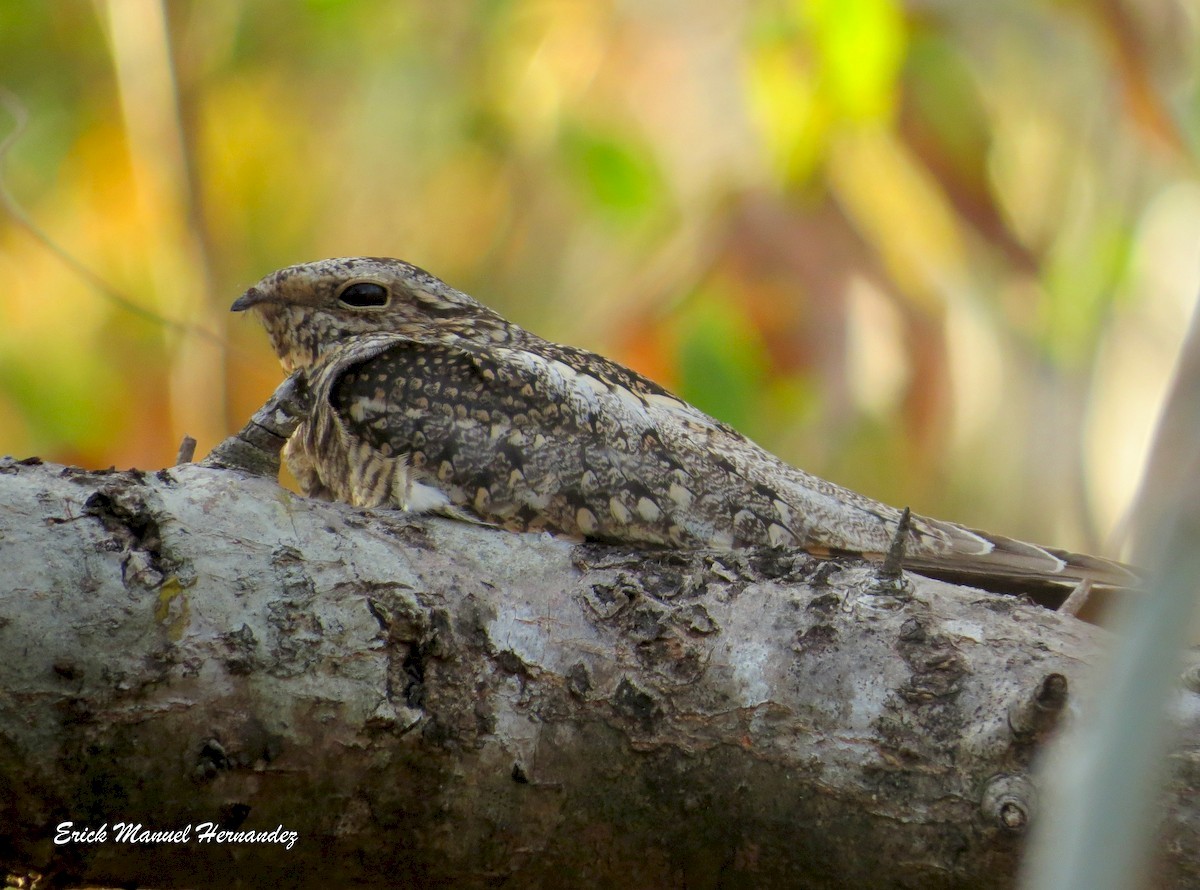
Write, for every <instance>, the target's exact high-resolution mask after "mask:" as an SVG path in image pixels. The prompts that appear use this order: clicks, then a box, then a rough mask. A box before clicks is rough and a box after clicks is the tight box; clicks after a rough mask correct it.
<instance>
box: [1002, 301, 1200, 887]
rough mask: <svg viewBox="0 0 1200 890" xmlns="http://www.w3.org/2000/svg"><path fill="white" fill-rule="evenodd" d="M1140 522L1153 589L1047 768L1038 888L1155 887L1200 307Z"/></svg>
mask: <svg viewBox="0 0 1200 890" xmlns="http://www.w3.org/2000/svg"><path fill="white" fill-rule="evenodd" d="M1136 530H1137V547H1136V556H1137V559H1138V561H1139V562H1140V563H1141V564H1142V565H1144V566H1145V567H1146V568H1147V569H1149V570H1150V571H1151V574H1150V580H1149V582H1148V584H1147V587H1148V593H1147V594H1145V595H1142V596H1130V597H1129V598H1127V600H1126V601H1125V603H1124V608H1123V609H1122V613H1121V614H1120V615H1119V616H1118V620H1117V621H1116V622H1115V627H1114V630H1115V631H1116V633H1117V641H1116V644H1115V646H1114V651H1113V656H1112V663H1111V664H1110V665H1108V666H1107V667H1106V668H1105V669H1104V677H1103V680H1102V682H1100V683H1098V684H1097V688H1098V689H1099V690H1101V692H1100V694H1099V695H1097V696H1096V697H1095V698H1094V700H1093V701H1092V702H1091V703H1090V707H1089V709H1088V710H1087V712H1086V713H1085V714H1084V715H1083V718H1082V719H1081V720H1080V721H1079V723H1078V724H1077V725H1076V727H1074V729H1073V730H1072V731H1069V732H1067V733H1065V734H1064V736H1063V737H1062V738H1061V739H1060V740H1059V742H1058V743H1057V744H1056V746H1055V750H1054V751H1053V753H1052V756H1051V758H1050V761H1049V764H1048V766H1049V767H1050V768H1049V769H1045V770H1043V774H1044V776H1045V777H1046V785H1047V788H1046V794H1045V795H1044V799H1045V800H1046V801H1047V806H1046V811H1045V812H1043V813H1042V814H1041V815H1040V817H1039V819H1038V822H1037V830H1036V831H1035V835H1034V837H1033V839H1032V841H1031V845H1030V860H1029V863H1028V867H1027V869H1026V874H1025V881H1024V884H1023V885H1024V886H1025V887H1026V888H1028V890H1120V888H1126V887H1136V886H1144V885H1146V869H1147V867H1148V863H1149V859H1150V851H1151V849H1152V845H1151V839H1152V838H1153V833H1154V829H1155V827H1156V826H1157V824H1158V822H1159V815H1160V811H1159V807H1158V806H1157V804H1158V801H1159V799H1160V794H1161V785H1162V779H1163V776H1164V774H1165V772H1166V768H1167V764H1166V763H1165V761H1164V758H1165V754H1166V750H1167V733H1168V728H1169V725H1170V724H1169V722H1168V713H1169V703H1170V701H1171V698H1172V696H1173V695H1174V694H1176V690H1177V688H1178V685H1179V674H1180V668H1181V662H1182V658H1181V655H1182V650H1183V647H1184V645H1185V644H1186V643H1187V640H1188V635H1189V630H1190V628H1191V627H1192V620H1193V618H1194V613H1195V611H1196V603H1197V591H1198V590H1200V548H1197V546H1196V541H1197V539H1198V538H1200V311H1194V313H1193V316H1192V325H1191V330H1190V331H1189V334H1188V338H1187V340H1186V341H1185V343H1184V347H1183V354H1182V357H1181V361H1180V365H1179V369H1178V371H1177V373H1176V378H1175V383H1174V386H1173V388H1172V392H1171V395H1170V397H1169V399H1168V401H1167V406H1166V410H1165V411H1164V414H1163V417H1162V421H1161V422H1160V424H1159V429H1158V432H1157V435H1156V437H1155V445H1154V449H1153V451H1152V453H1151V457H1150V462H1149V464H1148V468H1147V472H1146V475H1145V479H1144V481H1143V484H1142V493H1141V495H1140V498H1139V505H1138V515H1137V524H1136Z"/></svg>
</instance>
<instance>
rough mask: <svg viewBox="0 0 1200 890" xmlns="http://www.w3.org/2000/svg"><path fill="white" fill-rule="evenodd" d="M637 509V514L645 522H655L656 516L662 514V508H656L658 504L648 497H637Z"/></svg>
mask: <svg viewBox="0 0 1200 890" xmlns="http://www.w3.org/2000/svg"><path fill="white" fill-rule="evenodd" d="M637 511H638V515H639V516H641V517H642V519H644V520H646V521H647V522H657V521H658V517H660V516H662V510H660V509H658V504H656V503H654V501H652V500H650V498H638V502H637Z"/></svg>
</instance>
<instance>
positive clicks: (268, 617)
mask: <svg viewBox="0 0 1200 890" xmlns="http://www.w3.org/2000/svg"><path fill="white" fill-rule="evenodd" d="M0 548H3V551H2V552H3V553H4V557H5V559H4V566H5V576H4V580H3V583H0V643H2V644H3V646H4V652H5V657H4V658H3V659H0V690H2V693H0V789H2V792H0V865H2V866H4V867H6V868H8V869H10V870H13V871H22V872H24V871H34V872H38V873H41V874H43V875H50V876H54V877H55V879H56V880H58V881H60V882H70V881H83V880H86V881H90V882H93V883H108V884H133V883H142V884H147V883H148V884H152V885H155V886H189V885H191V886H194V885H197V884H201V885H216V884H227V885H232V884H235V883H239V882H240V883H241V884H244V885H253V886H259V885H263V884H265V883H267V882H268V881H283V882H285V883H286V884H288V885H289V886H291V885H296V886H321V885H328V884H330V883H337V884H349V883H351V882H353V883H354V884H356V885H360V886H404V885H419V886H431V885H453V886H467V887H471V886H484V885H488V886H491V885H494V884H497V883H506V882H507V883H508V884H510V885H513V886H539V885H542V886H551V885H555V886H557V885H561V884H563V883H564V881H565V882H567V883H574V884H579V885H580V886H584V885H587V886H621V887H643V886H644V887H659V886H684V885H686V886H689V887H692V886H717V885H720V886H755V887H764V886H784V887H795V886H806V887H845V886H855V887H883V886H887V887H894V886H921V887H972V888H985V887H1007V886H1011V885H1012V883H1013V881H1014V875H1015V872H1016V861H1017V858H1018V856H1019V854H1020V852H1021V850H1022V846H1023V839H1024V836H1025V831H1026V826H1027V825H1028V824H1029V821H1030V820H1031V819H1036V818H1037V790H1036V788H1035V786H1034V784H1033V781H1034V780H1033V779H1031V778H1030V777H1029V774H1030V762H1031V760H1032V759H1033V758H1034V757H1035V756H1036V755H1037V753H1038V751H1039V750H1040V747H1041V746H1042V744H1043V743H1044V740H1045V739H1047V738H1048V737H1051V736H1053V735H1054V732H1055V729H1056V728H1057V726H1058V723H1059V721H1060V719H1061V717H1062V715H1064V714H1066V713H1068V712H1069V711H1070V710H1071V709H1072V708H1073V706H1074V705H1075V704H1077V703H1078V702H1079V701H1080V700H1081V698H1082V699H1086V698H1087V697H1089V696H1090V694H1091V690H1090V689H1089V677H1090V674H1091V666H1092V665H1093V664H1095V663H1096V662H1097V660H1098V659H1099V658H1100V656H1101V655H1102V652H1103V649H1104V648H1105V646H1106V639H1105V636H1104V634H1103V632H1102V631H1100V630H1098V629H1097V628H1094V627H1092V626H1090V625H1086V624H1083V623H1081V622H1079V621H1077V620H1075V619H1073V618H1070V617H1067V616H1061V615H1057V614H1055V613H1053V612H1049V611H1046V610H1044V609H1042V608H1040V607H1037V606H1034V605H1032V604H1029V603H1026V602H1023V601H1021V600H1020V599H1016V598H1012V597H1004V596H996V595H992V594H987V593H983V592H980V591H976V590H972V589H969V588H961V587H954V586H951V585H948V584H944V583H940V582H935V581H929V580H926V579H923V578H920V577H916V576H911V575H908V576H906V578H907V580H908V581H909V582H910V583H909V585H908V587H907V589H905V590H904V594H903V596H899V595H896V594H895V593H894V592H893V591H886V590H880V589H879V587H878V585H877V584H876V583H875V573H874V570H873V569H872V568H871V567H869V566H865V565H863V564H861V563H855V562H822V561H818V560H814V559H812V558H810V557H808V556H806V555H804V554H799V553H792V552H784V551H773V550H772V551H754V552H741V553H710V552H700V553H679V552H653V553H646V552H637V551H632V550H628V549H624V548H616V547H601V546H594V545H572V544H570V543H568V542H565V541H561V540H557V539H553V538H550V537H546V536H538V535H515V534H508V533H505V532H499V531H494V530H491V529H487V528H481V527H477V526H472V525H469V524H465V523H455V522H451V521H448V520H441V519H415V518H412V517H407V516H404V515H402V514H398V513H395V512H373V511H365V510H356V509H352V508H350V507H346V506H344V505H337V504H327V503H321V502H316V501H311V500H308V499H305V498H301V497H298V496H296V495H293V494H291V493H289V492H287V491H285V490H283V489H281V488H279V487H278V485H276V483H275V482H274V481H273V480H270V479H267V478H263V477H259V476H251V475H246V474H244V473H241V472H237V471H232V470H220V469H214V468H212V467H207V466H203V465H196V464H185V465H181V466H177V467H172V468H170V469H165V470H161V471H159V472H157V473H143V472H138V471H130V472H125V473H113V472H101V473H93V472H85V471H82V470H77V469H73V468H66V467H59V466H54V465H49V464H45V465H42V464H38V463H36V462H17V461H13V460H11V459H5V460H3V461H0ZM1186 695H1187V698H1186V700H1185V701H1183V702H1181V706H1180V707H1179V708H1178V713H1179V714H1180V718H1179V727H1178V741H1177V743H1176V747H1175V748H1174V751H1173V755H1172V770H1173V778H1172V782H1171V785H1170V789H1169V791H1168V793H1167V795H1166V798H1165V801H1164V803H1163V808H1162V841H1161V846H1160V868H1161V873H1162V874H1163V875H1164V878H1163V881H1162V886H1174V887H1184V886H1195V885H1196V884H1197V882H1200V864H1198V863H1200V813H1198V812H1197V800H1200V794H1198V793H1197V792H1198V790H1200V789H1198V788H1197V785H1198V784H1200V771H1197V769H1196V767H1195V764H1196V763H1197V762H1198V757H1197V752H1198V749H1200V731H1198V730H1200V696H1198V695H1197V693H1196V692H1195V691H1194V690H1193V691H1191V692H1188V693H1186ZM66 821H70V822H72V823H74V826H73V827H74V828H75V829H79V830H82V829H84V828H92V829H96V828H99V827H100V826H102V825H103V826H106V827H107V836H106V839H105V840H104V841H103V842H100V841H95V842H91V843H88V842H85V841H84V840H77V841H75V842H71V843H66V844H55V843H54V836H55V833H56V828H57V826H58V825H59V824H60V823H62V822H66ZM130 822H132V823H141V824H142V825H143V826H144V828H145V829H146V830H155V831H166V830H179V831H183V830H184V829H187V830H188V831H189V832H190V834H189V835H188V839H187V841H186V842H182V841H179V842H162V843H159V844H148V843H131V842H120V841H118V840H117V839H116V837H115V828H114V826H115V825H116V824H117V823H130ZM205 822H215V823H220V824H221V825H224V826H227V827H235V828H239V829H240V830H242V831H257V832H269V831H271V830H273V829H276V827H277V826H282V828H283V831H284V832H293V831H294V832H296V833H297V835H298V837H297V838H296V840H295V841H294V843H293V844H292V846H291V847H290V849H289V848H287V847H286V846H285V845H284V844H283V843H282V842H271V841H270V840H268V839H260V842H257V843H248V842H241V843H239V842H234V841H227V842H224V843H219V842H217V841H216V840H211V841H201V840H199V839H198V835H199V833H200V828H199V827H198V826H200V825H201V824H202V823H205Z"/></svg>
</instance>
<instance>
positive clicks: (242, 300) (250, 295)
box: [229, 287, 267, 312]
mask: <svg viewBox="0 0 1200 890" xmlns="http://www.w3.org/2000/svg"><path fill="white" fill-rule="evenodd" d="M266 301H267V295H266V294H265V293H264V292H263V291H260V290H259V289H258V288H257V287H252V288H250V290H248V291H246V292H245V293H244V294H242V295H241V296H240V297H238V298H237V299H236V300H234V301H233V305H232V306H230V307H229V311H230V312H242V311H244V310H246V309H249V308H251V307H253V306H257V305H258V304H259V303H265V302H266Z"/></svg>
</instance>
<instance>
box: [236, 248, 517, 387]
mask: <svg viewBox="0 0 1200 890" xmlns="http://www.w3.org/2000/svg"><path fill="white" fill-rule="evenodd" d="M230 308H231V309H232V310H233V311H234V312H241V311H243V310H245V309H252V310H253V311H254V312H255V313H256V314H257V315H258V317H259V320H261V321H262V323H263V326H264V327H265V328H266V329H267V334H268V335H269V336H270V338H271V346H272V347H274V349H275V353H276V354H277V355H278V356H279V361H280V362H281V363H282V364H283V367H284V370H286V371H287V372H288V373H291V372H292V371H294V370H295V369H297V368H304V367H308V366H309V365H311V364H312V363H313V362H315V361H316V360H317V359H318V358H319V357H320V355H321V354H322V353H324V352H325V351H326V350H328V349H330V348H332V347H335V346H337V345H338V344H339V343H341V342H342V341H344V340H346V339H347V338H350V337H355V336H360V335H362V334H369V333H375V332H379V331H391V332H396V333H405V334H411V335H413V336H414V337H427V336H434V337H436V336H438V335H439V332H441V331H444V332H445V333H446V334H447V335H453V334H461V332H463V331H469V330H470V327H471V325H472V324H482V325H484V326H485V327H493V326H494V325H495V323H496V322H497V321H499V322H500V323H501V324H503V320H502V319H500V317H499V316H498V315H496V314H495V313H493V312H492V311H491V310H489V309H487V308H486V307H485V306H482V305H481V304H479V303H478V302H476V301H475V300H474V299H472V298H471V297H469V296H467V295H466V294H464V293H462V292H461V291H457V290H455V289H454V288H452V287H450V286H449V285H448V284H446V283H445V282H444V281H442V280H441V279H439V278H435V277H434V276H433V275H430V274H429V273H428V272H426V271H425V270H424V269H419V268H417V267H416V266H414V265H412V264H411V263H406V262H404V261H402V260H394V259H389V258H386V257H341V258H338V259H329V260H318V261H317V262H314V263H301V264H300V265H297V266H288V267H287V268H286V269H280V270H279V271H278V272H272V273H271V274H270V275H268V276H267V277H266V278H264V279H263V280H262V281H260V282H258V284H256V285H254V286H253V287H252V288H250V289H249V290H248V291H246V292H245V293H244V294H242V296H241V297H239V298H238V299H237V301H236V302H235V303H234V304H233V305H232V306H231V307H230Z"/></svg>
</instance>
